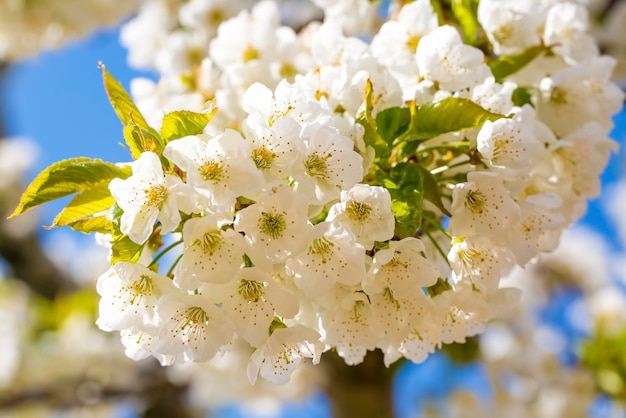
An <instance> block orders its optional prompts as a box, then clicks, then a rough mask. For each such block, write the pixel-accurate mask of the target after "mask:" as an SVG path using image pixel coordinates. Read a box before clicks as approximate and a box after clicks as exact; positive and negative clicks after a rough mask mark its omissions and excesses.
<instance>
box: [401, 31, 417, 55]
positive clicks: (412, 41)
mask: <svg viewBox="0 0 626 418" xmlns="http://www.w3.org/2000/svg"><path fill="white" fill-rule="evenodd" d="M420 39H421V38H420V37H419V36H415V35H411V36H409V39H407V40H406V42H405V43H404V44H405V45H406V49H408V50H409V51H411V53H413V54H414V53H415V51H417V44H419V42H420Z"/></svg>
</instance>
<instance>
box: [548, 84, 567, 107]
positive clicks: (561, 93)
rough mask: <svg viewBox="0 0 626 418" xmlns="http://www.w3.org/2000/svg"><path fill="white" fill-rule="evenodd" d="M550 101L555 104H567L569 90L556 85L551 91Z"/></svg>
mask: <svg viewBox="0 0 626 418" xmlns="http://www.w3.org/2000/svg"><path fill="white" fill-rule="evenodd" d="M550 102H552V103H553V104H555V105H564V104H567V92H566V91H565V89H562V88H560V87H554V88H553V89H552V91H551V92H550Z"/></svg>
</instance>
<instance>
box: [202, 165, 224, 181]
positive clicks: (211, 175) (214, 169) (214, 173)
mask: <svg viewBox="0 0 626 418" xmlns="http://www.w3.org/2000/svg"><path fill="white" fill-rule="evenodd" d="M198 173H200V176H202V178H203V179H204V180H205V181H212V182H213V183H218V182H219V181H220V180H222V176H223V175H224V168H223V167H222V165H221V164H220V163H219V162H217V161H207V162H206V163H204V164H203V165H201V166H200V167H198Z"/></svg>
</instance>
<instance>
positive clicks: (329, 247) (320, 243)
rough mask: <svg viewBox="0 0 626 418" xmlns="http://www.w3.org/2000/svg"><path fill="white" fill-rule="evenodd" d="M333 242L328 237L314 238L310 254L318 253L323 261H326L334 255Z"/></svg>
mask: <svg viewBox="0 0 626 418" xmlns="http://www.w3.org/2000/svg"><path fill="white" fill-rule="evenodd" d="M334 246H335V244H333V243H332V242H331V241H329V240H328V239H327V238H326V237H322V238H318V239H316V240H313V242H312V243H311V245H310V246H309V254H310V255H318V256H320V257H321V258H322V263H326V261H327V260H328V258H329V257H330V256H331V255H333V252H334V251H333V247H334Z"/></svg>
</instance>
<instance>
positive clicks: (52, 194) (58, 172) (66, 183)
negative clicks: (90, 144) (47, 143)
mask: <svg viewBox="0 0 626 418" xmlns="http://www.w3.org/2000/svg"><path fill="white" fill-rule="evenodd" d="M131 174H132V173H131V169H130V167H118V166H117V165H115V164H113V163H108V162H104V161H102V160H99V159H91V158H85V157H78V158H70V159H68V160H63V161H59V162H57V163H54V164H52V165H51V166H50V167H48V168H46V169H45V170H43V171H42V172H41V173H39V174H38V175H37V177H35V179H34V180H33V181H32V183H31V184H30V185H29V186H28V187H27V188H26V191H25V192H24V194H22V197H21V199H20V203H19V204H18V206H17V208H16V209H15V211H14V212H13V213H12V214H11V215H10V216H9V218H13V217H15V216H17V215H19V214H21V213H23V212H25V211H27V210H29V209H31V208H34V207H36V206H39V205H41V204H43V203H47V202H51V201H53V200H56V199H60V198H62V197H65V196H69V195H72V194H74V193H80V192H84V191H85V190H89V189H92V188H94V187H98V186H103V185H108V184H109V182H110V181H111V180H113V179H114V178H116V177H119V178H123V179H125V178H127V177H129V176H130V175H131Z"/></svg>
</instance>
